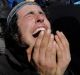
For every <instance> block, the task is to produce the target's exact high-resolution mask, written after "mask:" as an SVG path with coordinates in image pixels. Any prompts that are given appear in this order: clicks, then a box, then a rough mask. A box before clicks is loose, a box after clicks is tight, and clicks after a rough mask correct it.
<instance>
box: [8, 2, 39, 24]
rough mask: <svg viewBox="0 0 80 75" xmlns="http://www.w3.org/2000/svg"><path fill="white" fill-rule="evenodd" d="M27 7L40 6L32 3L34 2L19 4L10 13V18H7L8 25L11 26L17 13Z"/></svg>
mask: <svg viewBox="0 0 80 75" xmlns="http://www.w3.org/2000/svg"><path fill="white" fill-rule="evenodd" d="M25 5H38V4H37V3H36V2H32V1H23V2H21V3H19V4H17V5H16V6H15V7H14V8H13V9H12V10H11V12H10V13H9V15H8V17H7V24H8V25H9V23H10V21H11V19H12V17H13V16H14V14H16V12H17V11H18V10H19V9H21V8H22V7H23V6H25Z"/></svg>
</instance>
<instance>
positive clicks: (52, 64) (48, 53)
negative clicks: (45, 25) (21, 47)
mask: <svg viewBox="0 0 80 75" xmlns="http://www.w3.org/2000/svg"><path fill="white" fill-rule="evenodd" d="M29 50H31V48H29ZM29 50H27V54H28V59H29V61H31V58H32V59H33V60H34V62H35V64H36V65H37V69H38V71H39V73H40V74H41V75H55V73H56V46H55V43H54V35H52V34H51V33H50V30H48V31H45V32H44V31H42V32H41V33H40V35H39V37H38V38H37V40H36V42H35V45H34V51H33V55H32V57H31V53H29Z"/></svg>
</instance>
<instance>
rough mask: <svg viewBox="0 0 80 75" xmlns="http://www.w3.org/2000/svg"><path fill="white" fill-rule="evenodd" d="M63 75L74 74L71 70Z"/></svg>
mask: <svg viewBox="0 0 80 75" xmlns="http://www.w3.org/2000/svg"><path fill="white" fill-rule="evenodd" d="M64 75H75V74H74V72H73V71H72V70H71V69H69V70H66V71H65V73H64Z"/></svg>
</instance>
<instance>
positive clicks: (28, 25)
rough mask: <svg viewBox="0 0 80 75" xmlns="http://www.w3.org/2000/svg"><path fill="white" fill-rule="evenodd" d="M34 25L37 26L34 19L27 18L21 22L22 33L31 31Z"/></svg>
mask: <svg viewBox="0 0 80 75" xmlns="http://www.w3.org/2000/svg"><path fill="white" fill-rule="evenodd" d="M34 24H35V22H34V19H31V18H27V19H24V20H21V21H20V22H19V24H18V26H19V29H20V31H21V32H23V33H24V32H26V31H31V30H32V28H33V26H34Z"/></svg>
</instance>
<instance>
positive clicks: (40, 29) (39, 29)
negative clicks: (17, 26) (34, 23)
mask: <svg viewBox="0 0 80 75" xmlns="http://www.w3.org/2000/svg"><path fill="white" fill-rule="evenodd" d="M42 30H46V29H45V28H38V29H36V30H35V31H34V32H33V35H34V34H36V33H37V32H38V31H42Z"/></svg>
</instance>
